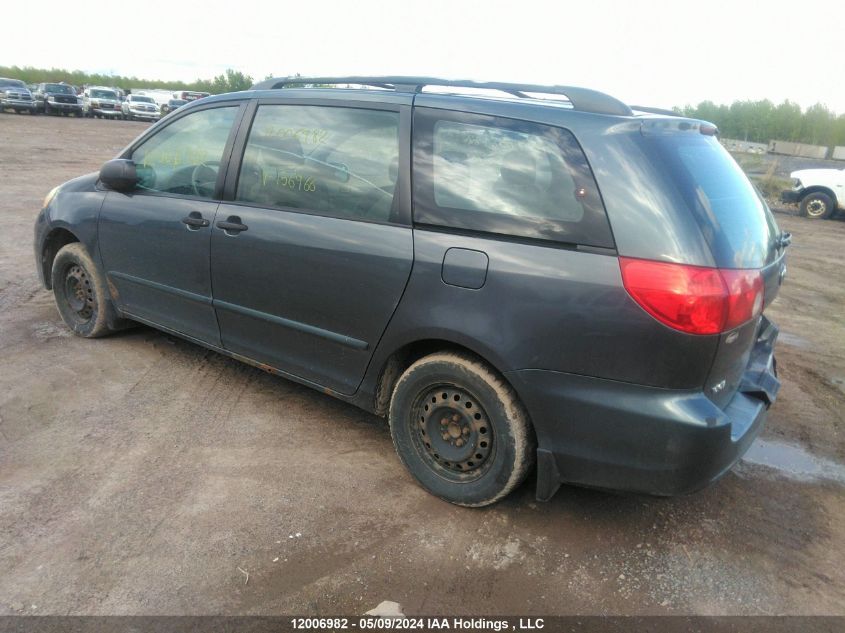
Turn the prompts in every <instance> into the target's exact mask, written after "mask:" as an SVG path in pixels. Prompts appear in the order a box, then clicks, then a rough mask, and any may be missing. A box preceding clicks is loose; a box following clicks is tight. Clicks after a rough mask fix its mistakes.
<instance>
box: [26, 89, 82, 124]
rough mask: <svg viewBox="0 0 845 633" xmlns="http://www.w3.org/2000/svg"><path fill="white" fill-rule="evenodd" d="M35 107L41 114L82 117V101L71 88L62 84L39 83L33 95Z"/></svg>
mask: <svg viewBox="0 0 845 633" xmlns="http://www.w3.org/2000/svg"><path fill="white" fill-rule="evenodd" d="M32 96H33V98H34V99H35V103H36V107H37V109H38V111H39V112H41V113H43V114H63V115H65V116H67V115H69V114H73V115H76V116H82V100H81V99H80V98H79V97H77V96H76V91H75V90H74V89H73V86H70V85H68V84H64V83H41V84H38V85H37V86H36V89H35V92H34V93H33V95H32Z"/></svg>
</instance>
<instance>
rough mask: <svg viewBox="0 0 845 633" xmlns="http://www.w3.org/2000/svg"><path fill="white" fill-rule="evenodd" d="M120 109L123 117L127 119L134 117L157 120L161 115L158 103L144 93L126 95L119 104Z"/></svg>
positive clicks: (130, 119)
mask: <svg viewBox="0 0 845 633" xmlns="http://www.w3.org/2000/svg"><path fill="white" fill-rule="evenodd" d="M120 111H121V112H122V114H123V118H124V119H127V120H129V121H132V120H134V119H143V120H145V121H158V120H159V118H160V117H161V113H160V112H159V110H158V104H157V103H156V102H155V101H154V100H153V98H152V97H148V96H146V95H136V94H130V95H128V96H127V97H126V99H125V100H124V101H123V103H122V104H120Z"/></svg>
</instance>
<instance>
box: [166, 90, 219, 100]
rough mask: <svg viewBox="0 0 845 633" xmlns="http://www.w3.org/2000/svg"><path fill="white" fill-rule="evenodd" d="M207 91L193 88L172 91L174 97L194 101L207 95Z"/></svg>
mask: <svg viewBox="0 0 845 633" xmlns="http://www.w3.org/2000/svg"><path fill="white" fill-rule="evenodd" d="M209 95H210V93H208V92H197V91H195V90H177V91H176V92H174V93H173V98H174V99H181V100H182V101H196V100H198V99H204V98H205V97H208V96H209Z"/></svg>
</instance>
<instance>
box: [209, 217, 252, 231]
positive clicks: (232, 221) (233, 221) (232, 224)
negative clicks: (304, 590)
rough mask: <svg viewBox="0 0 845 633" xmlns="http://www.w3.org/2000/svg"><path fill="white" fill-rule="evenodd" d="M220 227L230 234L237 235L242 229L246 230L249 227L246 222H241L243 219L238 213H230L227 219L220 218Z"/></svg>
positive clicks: (218, 226)
mask: <svg viewBox="0 0 845 633" xmlns="http://www.w3.org/2000/svg"><path fill="white" fill-rule="evenodd" d="M217 228H218V229H223V230H224V231H226V233H227V234H228V235H235V234H237V233H240V232H241V231H246V230H247V229H248V228H249V227H248V226H247V225H246V224H241V219H240V218H239V217H238V216H236V215H230V216H229V217H228V218H226V219H225V220H220V221H219V222H218V223H217Z"/></svg>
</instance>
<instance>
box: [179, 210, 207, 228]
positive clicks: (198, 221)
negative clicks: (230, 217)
mask: <svg viewBox="0 0 845 633" xmlns="http://www.w3.org/2000/svg"><path fill="white" fill-rule="evenodd" d="M182 223H183V224H187V225H188V228H189V229H191V230H192V231H196V230H197V229H201V228H202V227H204V226H208V225H209V224H211V222H209V221H208V220H206V219H205V218H203V217H202V216H201V215H200V214H199V213H198V212H197V211H191V212H190V213H189V214H188V217H187V218H182Z"/></svg>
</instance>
